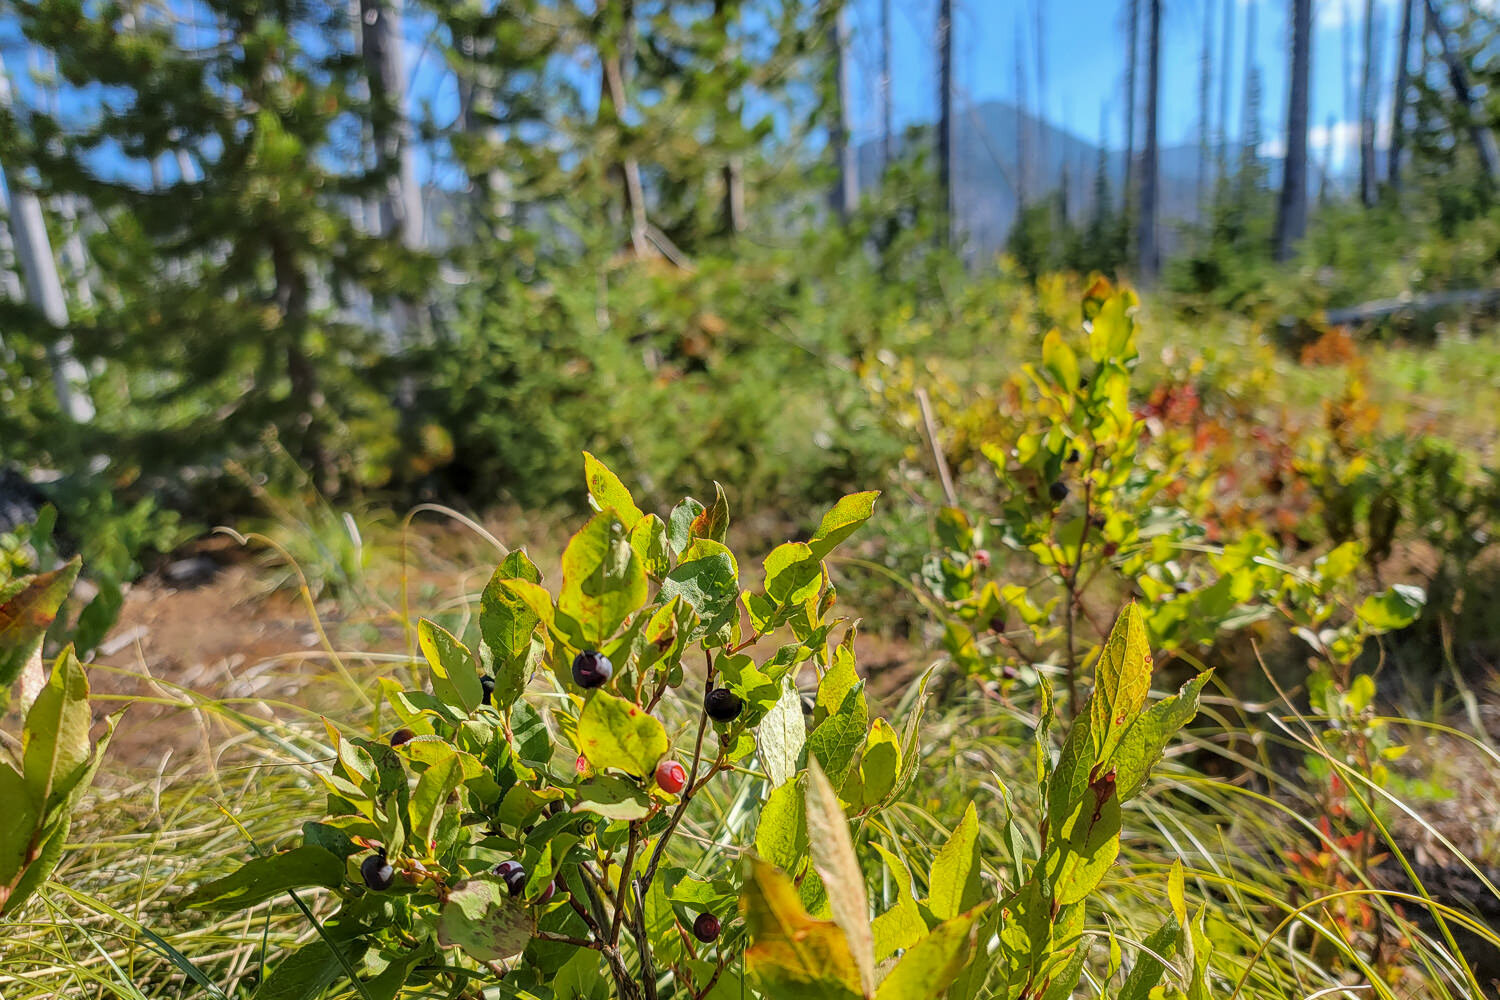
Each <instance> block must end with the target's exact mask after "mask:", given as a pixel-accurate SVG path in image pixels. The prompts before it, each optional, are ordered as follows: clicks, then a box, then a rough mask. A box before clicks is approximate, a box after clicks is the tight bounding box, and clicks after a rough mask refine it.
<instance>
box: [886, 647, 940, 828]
mask: <svg viewBox="0 0 1500 1000" xmlns="http://www.w3.org/2000/svg"><path fill="white" fill-rule="evenodd" d="M936 670H937V668H936V667H932V668H929V669H928V671H927V673H925V674H923V675H922V679H921V680H920V681H919V682H918V683H917V703H916V705H914V706H913V707H912V710H911V714H910V715H908V716H907V717H906V728H905V730H904V731H903V732H902V734H901V773H900V774H898V775H897V776H896V784H895V785H894V786H893V787H892V788H891V792H890V794H889V795H888V796H887V797H886V800H887V802H894V801H895V800H896V799H897V798H899V797H900V796H901V795H902V794H903V793H904V792H905V791H906V790H907V789H908V788H910V787H911V783H912V782H913V781H914V780H915V779H916V776H917V767H918V765H920V764H921V761H922V752H921V745H920V740H921V735H922V716H923V714H924V713H925V712H926V711H927V697H928V694H927V684H928V682H929V681H931V680H932V675H933V673H934V672H936Z"/></svg>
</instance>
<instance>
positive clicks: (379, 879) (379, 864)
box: [359, 854, 396, 892]
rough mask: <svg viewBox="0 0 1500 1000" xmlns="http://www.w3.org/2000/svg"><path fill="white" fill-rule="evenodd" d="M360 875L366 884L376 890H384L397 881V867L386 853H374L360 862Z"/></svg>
mask: <svg viewBox="0 0 1500 1000" xmlns="http://www.w3.org/2000/svg"><path fill="white" fill-rule="evenodd" d="M359 876H360V878H362V879H364V880H365V885H367V886H369V887H370V888H371V889H373V890H374V891H376V892H384V891H385V890H387V889H389V888H390V887H391V886H392V885H393V884H394V883H395V881H396V872H395V869H393V868H392V867H391V864H390V862H389V861H387V860H386V859H385V855H384V854H372V855H370V856H369V857H368V858H365V860H364V861H362V862H360V865H359Z"/></svg>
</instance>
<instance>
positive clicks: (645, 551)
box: [630, 514, 672, 580]
mask: <svg viewBox="0 0 1500 1000" xmlns="http://www.w3.org/2000/svg"><path fill="white" fill-rule="evenodd" d="M630 547H631V548H632V549H634V550H635V556H636V558H637V559H639V560H640V561H641V565H642V566H644V567H646V574H647V575H648V576H650V577H651V578H652V579H654V580H660V579H661V578H662V577H664V576H666V575H667V571H668V570H669V569H671V568H672V560H671V554H670V553H669V552H668V551H667V526H666V525H665V524H663V523H662V519H661V518H659V517H657V516H656V515H655V514H647V515H646V516H645V517H642V518H641V519H640V520H639V521H637V522H635V527H633V528H631V529H630Z"/></svg>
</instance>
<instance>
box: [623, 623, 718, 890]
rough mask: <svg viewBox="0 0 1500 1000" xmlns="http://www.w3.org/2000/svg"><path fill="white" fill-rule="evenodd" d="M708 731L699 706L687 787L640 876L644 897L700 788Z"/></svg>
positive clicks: (710, 666) (703, 707)
mask: <svg viewBox="0 0 1500 1000" xmlns="http://www.w3.org/2000/svg"><path fill="white" fill-rule="evenodd" d="M703 655H704V658H705V659H707V660H708V678H707V680H705V681H704V684H705V685H707V687H706V688H705V690H708V691H712V690H713V686H714V660H713V657H712V656H709V654H708V651H707V650H704V651H703ZM707 730H708V706H707V705H706V704H704V705H700V706H699V708H698V737H697V739H696V740H694V741H693V765H692V767H690V768H689V769H688V780H687V787H686V788H684V789H683V790H682V798H681V799H679V800H678V802H677V808H676V809H674V810H673V811H672V820H671V822H669V823H668V824H667V828H666V829H665V830H663V831H662V832H661V836H660V837H658V838H657V840H656V847H654V848H653V849H652V851H651V860H650V861H649V862H648V863H647V865H646V871H645V872H644V873H643V874H642V875H641V877H640V879H639V882H640V891H641V895H642V896H643V897H644V896H645V894H646V890H647V889H649V888H651V880H652V879H653V878H655V877H656V866H657V865H658V864H660V863H661V856H662V852H663V851H664V850H666V847H667V841H668V840H671V839H672V834H673V833H674V832H676V830H677V824H678V823H679V822H680V821H681V820H682V814H683V813H685V812H687V807H688V803H690V802H692V801H693V795H694V794H696V793H697V791H698V789H699V788H700V787H702V786H701V785H699V784H698V783H697V782H698V764H699V763H700V762H701V761H702V760H703V734H704V733H705V732H707ZM717 771H718V767H717V764H716V765H715V767H714V771H713V772H710V773H709V774H708V775H707V776H705V778H704V781H707V780H708V778H711V777H713V775H714V773H717Z"/></svg>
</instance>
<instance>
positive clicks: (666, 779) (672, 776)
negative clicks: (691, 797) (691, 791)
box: [656, 760, 687, 795]
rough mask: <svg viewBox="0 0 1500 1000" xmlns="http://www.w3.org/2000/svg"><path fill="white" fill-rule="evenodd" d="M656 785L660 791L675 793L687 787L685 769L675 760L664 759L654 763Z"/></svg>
mask: <svg viewBox="0 0 1500 1000" xmlns="http://www.w3.org/2000/svg"><path fill="white" fill-rule="evenodd" d="M656 785H657V787H658V788H660V789H661V790H662V791H664V792H667V793H668V794H671V795H676V794H677V793H678V792H680V791H682V790H683V789H684V788H685V787H687V769H686V768H684V767H683V766H682V765H681V764H679V763H677V761H675V760H664V761H662V762H661V763H660V764H657V765H656Z"/></svg>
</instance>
